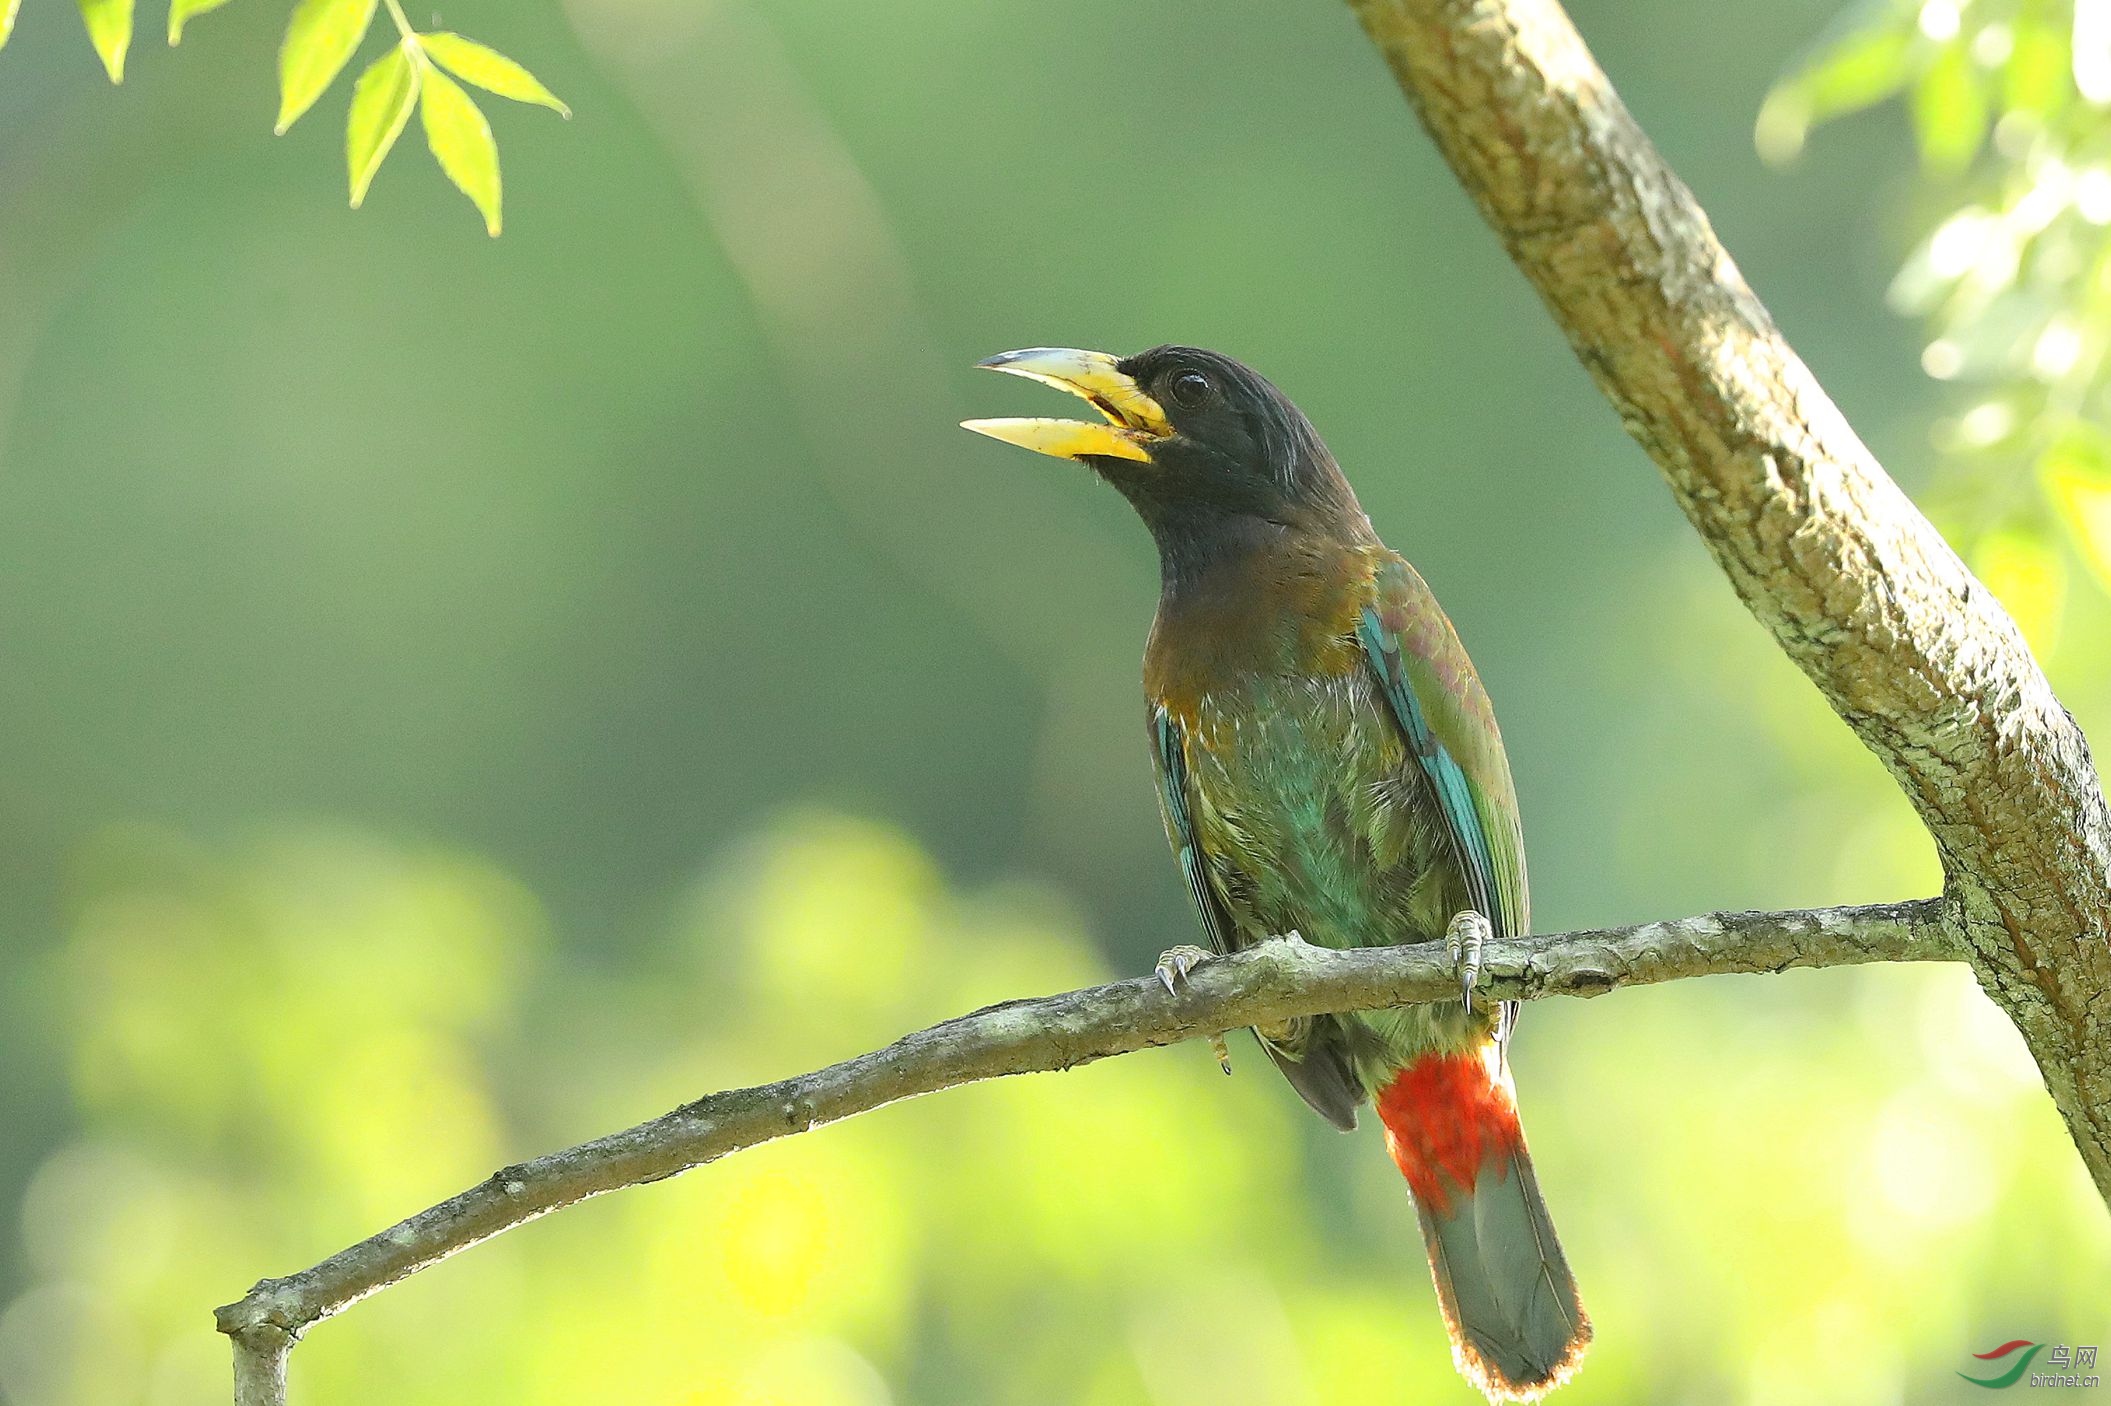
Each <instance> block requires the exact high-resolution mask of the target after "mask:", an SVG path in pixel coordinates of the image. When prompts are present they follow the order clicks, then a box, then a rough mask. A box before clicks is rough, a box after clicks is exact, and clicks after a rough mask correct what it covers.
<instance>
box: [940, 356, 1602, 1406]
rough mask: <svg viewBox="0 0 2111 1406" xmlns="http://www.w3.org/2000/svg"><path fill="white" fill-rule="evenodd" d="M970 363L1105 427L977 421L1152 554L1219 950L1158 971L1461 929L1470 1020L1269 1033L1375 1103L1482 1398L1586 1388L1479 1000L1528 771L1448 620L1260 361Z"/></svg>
mask: <svg viewBox="0 0 2111 1406" xmlns="http://www.w3.org/2000/svg"><path fill="white" fill-rule="evenodd" d="M979 365H980V366H982V367H984V368H986V369H988V370H991V371H998V372H1004V373H1006V374H1009V375H1014V376H1023V377H1026V378H1028V379H1030V380H1034V381H1038V382H1041V383H1043V384H1045V385H1048V386H1052V387H1055V388H1056V389H1059V390H1062V391H1066V392H1069V393H1070V394H1073V395H1076V396H1079V397H1081V398H1083V399H1084V400H1086V401H1087V402H1089V403H1090V404H1091V405H1092V406H1093V407H1094V408H1095V409H1096V410H1097V411H1098V412H1099V415H1100V418H1099V419H1098V420H1096V421H1088V420H1069V419H1047V418H1029V419H1018V418H1013V419H978V420H967V421H963V422H962V424H963V428H966V429H969V430H973V431H975V432H976V433H978V434H982V435H987V436H989V437H991V438H994V439H998V440H1003V441H1005V442H1007V443H1010V444H1014V445H1018V446H1021V447H1023V448H1027V449H1032V450H1035V451H1037V452H1039V453H1042V454H1047V455H1052V456H1054V457H1057V458H1061V459H1068V460H1074V461H1076V462H1078V463H1080V464H1082V465H1084V466H1085V467H1086V468H1088V469H1090V470H1091V471H1092V472H1093V473H1094V474H1096V475H1097V476H1098V477H1099V478H1100V479H1102V480H1104V481H1105V482H1106V483H1108V484H1109V485H1111V486H1112V487H1113V488H1114V489H1115V490H1116V491H1117V492H1118V493H1120V494H1121V495H1122V496H1123V497H1124V498H1126V499H1127V500H1128V502H1129V504H1130V506H1131V507H1133V508H1134V509H1135V511H1136V513H1137V515H1138V516H1139V517H1141V518H1142V519H1143V522H1144V525H1145V527H1146V528H1148V529H1149V531H1150V534H1151V537H1152V539H1153V541H1154V542H1155V544H1156V546H1157V551H1158V562H1159V597H1158V609H1157V614H1156V617H1155V619H1154V620H1153V622H1152V626H1151V632H1150V636H1149V640H1148V643H1147V644H1146V646H1145V650H1144V665H1143V678H1144V692H1145V703H1146V708H1145V715H1146V733H1147V736H1148V740H1149V743H1150V748H1151V753H1152V757H1153V759H1154V761H1155V764H1156V769H1157V776H1158V782H1159V787H1158V790H1159V804H1160V809H1161V811H1162V813H1163V818H1164V821H1165V828H1166V834H1167V838H1168V840H1169V841H1170V842H1171V845H1172V849H1173V853H1174V856H1175V858H1176V860H1177V862H1178V865H1179V870H1180V874H1181V877H1182V879H1183V880H1184V882H1185V884H1186V887H1187V889H1188V891H1189V894H1190V895H1191V897H1192V898H1193V901H1194V906H1195V908H1196V910H1197V912H1198V913H1199V914H1200V918H1201V928H1202V932H1203V935H1204V936H1205V938H1206V940H1207V942H1208V947H1207V948H1206V949H1205V948H1202V947H1200V946H1196V945H1193V944H1183V945H1182V946H1179V947H1176V948H1174V949H1172V950H1171V951H1169V952H1167V953H1166V954H1165V956H1164V957H1163V958H1162V959H1161V960H1160V963H1159V966H1158V969H1157V970H1158V976H1159V978H1160V980H1161V981H1163V982H1164V983H1165V985H1166V987H1167V989H1168V990H1169V991H1171V990H1174V988H1175V986H1176V983H1178V982H1183V981H1185V980H1186V978H1187V976H1188V974H1189V973H1190V972H1191V971H1192V970H1193V969H1194V968H1195V966H1196V965H1197V964H1199V963H1201V962H1204V961H1207V960H1210V959H1211V958H1212V957H1213V956H1215V955H1218V954H1226V953H1231V952H1235V951H1239V950H1241V949H1244V948H1248V947H1252V946H1254V945H1256V944H1258V943H1263V942H1269V941H1302V942H1307V943H1313V944H1318V945H1323V946H1327V947H1335V948H1354V947H1371V946H1386V945H1392V944H1398V943H1406V942H1420V941H1430V940H1436V939H1438V938H1440V937H1441V938H1442V939H1443V940H1444V941H1446V943H1447V945H1448V947H1449V950H1450V951H1451V952H1452V953H1453V955H1454V959H1455V961H1456V962H1457V964H1458V967H1459V973H1460V979H1461V998H1460V999H1459V1000H1457V1001H1450V1000H1446V1001H1445V1002H1442V1003H1436V1004H1426V1005H1416V1006H1407V1007H1402V1008H1398V1009H1393V1010H1379V1011H1363V1012H1342V1013H1334V1014H1324V1015H1318V1016H1313V1017H1309V1018H1303V1019H1297V1020H1291V1021H1287V1022H1283V1023H1281V1024H1280V1025H1276V1026H1272V1027H1267V1028H1262V1029H1258V1030H1256V1031H1255V1032H1254V1033H1255V1035H1256V1036H1257V1037H1258V1038H1259V1040H1260V1042H1261V1046H1262V1048H1263V1049H1264V1050H1265V1051H1266V1053H1267V1055H1268V1057H1269V1059H1271V1060H1272V1061H1273V1062H1274V1064H1275V1065H1276V1067H1277V1068H1278V1069H1280V1070H1281V1071H1282V1073H1283V1075H1284V1076H1285V1077H1286V1078H1287V1079H1288V1081H1289V1083H1290V1086H1291V1087H1292V1088H1293V1089H1294V1090H1296V1092H1297V1094H1298V1095H1299V1096H1300V1097H1301V1098H1303V1100H1304V1101H1305V1102H1306V1103H1307V1104H1309V1105H1311V1107H1312V1108H1313V1109H1314V1110H1315V1111H1316V1112H1317V1113H1318V1114H1319V1115H1320V1116H1321V1117H1322V1118H1324V1119H1326V1120H1327V1121H1328V1122H1329V1123H1331V1124H1333V1125H1334V1126H1335V1127H1337V1128H1339V1129H1342V1130H1343V1131H1345V1132H1346V1131H1353V1130H1354V1129H1355V1127H1356V1123H1357V1110H1358V1109H1359V1108H1360V1107H1362V1106H1363V1105H1364V1104H1366V1103H1374V1104H1375V1106H1376V1111H1377V1115H1378V1120H1379V1122H1380V1123H1381V1124H1382V1126H1383V1128H1384V1132H1385V1141H1386V1145H1387V1148H1388V1150H1389V1152H1390V1154H1391V1157H1392V1160H1393V1162H1394V1163H1395V1165H1396V1166H1397V1167H1398V1168H1399V1170H1400V1172H1401V1174H1402V1175H1403V1176H1404V1177H1405V1179H1406V1181H1407V1184H1408V1187H1409V1190H1410V1192H1411V1193H1412V1196H1413V1201H1414V1205H1415V1208H1416V1215H1417V1219H1418V1221H1419V1223H1420V1226H1421V1231H1422V1237H1423V1242H1424V1244H1425V1246H1426V1248H1427V1250H1428V1254H1429V1266H1430V1272H1431V1276H1432V1278H1433V1279H1434V1281H1435V1284H1436V1292H1437V1299H1438V1302H1439V1305H1440V1307H1441V1309H1442V1313H1443V1317H1444V1321H1445V1325H1446V1328H1447V1329H1448V1331H1449V1334H1450V1337H1451V1344H1452V1357H1453V1361H1454V1363H1455V1364H1456V1365H1457V1367H1458V1369H1459V1371H1460V1373H1461V1374H1462V1375H1463V1376H1464V1377H1465V1378H1466V1379H1467V1381H1469V1382H1470V1383H1471V1384H1472V1385H1474V1386H1475V1387H1477V1388H1479V1389H1480V1391H1481V1392H1482V1393H1483V1394H1484V1395H1486V1396H1487V1398H1488V1399H1489V1400H1490V1401H1491V1402H1499V1401H1530V1400H1536V1399H1537V1398H1539V1397H1540V1396H1543V1395H1544V1394H1545V1393H1546V1392H1548V1391H1550V1390H1552V1389H1553V1388H1554V1387H1556V1386H1558V1385H1560V1384H1561V1383H1562V1382H1564V1381H1566V1380H1567V1379H1568V1377H1569V1376H1570V1375H1571V1374H1572V1373H1573V1372H1574V1371H1575V1370H1576V1367H1577V1365H1578V1363H1579V1361H1580V1360H1581V1358H1582V1356H1583V1353H1584V1350H1585V1348H1586V1347H1587V1346H1588V1345H1589V1343H1590V1340H1591V1322H1590V1318H1589V1316H1588V1315H1587V1314H1586V1313H1585V1312H1584V1309H1583V1304H1582V1301H1581V1299H1580V1297H1579V1296H1578V1293H1577V1288H1576V1281H1575V1278H1574V1276H1573V1275H1572V1273H1571V1272H1570V1269H1569V1264H1568V1260H1567V1258H1566V1256H1565V1255H1564V1253H1563V1251H1562V1248H1561V1242H1560V1240H1559V1239H1558V1238H1557V1237H1556V1235H1555V1233H1554V1225H1553V1221H1552V1218H1551V1216H1550V1215H1549V1213H1548V1210H1547V1204H1546V1200H1545V1197H1544V1196H1543V1195H1542V1194H1541V1191H1540V1187H1539V1181H1538V1177H1537V1176H1536V1175H1535V1173H1534V1171H1533V1167H1532V1161H1531V1158H1530V1156H1529V1155H1528V1154H1527V1151H1526V1147H1525V1140H1524V1134H1523V1131H1522V1129H1521V1127H1520V1125H1519V1121H1518V1111H1517V1100H1516V1094H1515V1090H1514V1086H1513V1082H1512V1078H1511V1075H1510V1070H1509V1064H1508V1061H1507V1059H1506V1047H1507V1042H1508V1040H1509V1037H1510V1033H1511V1030H1512V1028H1513V1027H1514V1026H1515V1024H1516V1018H1517V1007H1516V1003H1515V1002H1494V1003H1490V1002H1485V1001H1483V1002H1480V1003H1476V1002H1475V1001H1474V999H1473V985H1474V982H1475V980H1476V976H1477V967H1478V965H1479V959H1480V951H1481V949H1482V947H1483V946H1485V944H1486V943H1487V942H1488V941H1489V940H1491V939H1502V938H1510V937H1517V936H1520V935H1522V934H1523V933H1524V932H1525V931H1526V930H1527V925H1528V923H1529V921H1530V903H1529V897H1528V893H1527V889H1526V881H1525V853H1524V836H1523V831H1522V828H1521V825H1520V821H1519V814H1518V805H1517V795H1516V790H1515V787H1514V785H1513V782H1512V780H1511V775H1510V764H1509V760H1508V757H1507V755H1506V754H1505V752H1504V750H1503V743H1502V737H1501V734H1500V733H1499V732H1498V731H1497V729H1496V723H1495V714H1494V711H1493V709H1492V707H1491V706H1490V703H1489V700H1488V694H1487V691H1486V689H1485V688H1483V686H1482V684H1481V680H1480V677H1479V675H1478V674H1477V673H1476V672H1475V670H1474V667H1473V664H1472V662H1471V661H1470V660H1469V659H1468V658H1467V656H1466V651H1465V649H1464V647H1463V646H1462V645H1461V644H1460V643H1459V638H1458V635H1457V633H1456V632H1455V631H1454V630H1453V628H1452V625H1451V621H1450V620H1449V618H1448V617H1447V616H1446V615H1445V614H1444V612H1443V610H1442V609H1441V608H1439V606H1438V604H1437V601H1436V597H1435V596H1434V595H1433V594H1432V593H1431V591H1430V588H1429V586H1428V585H1427V584H1426V583H1425V582H1424V581H1423V579H1422V577H1421V576H1420V575H1419V574H1418V573H1417V572H1416V571H1415V569H1414V567H1412V566H1411V565H1409V564H1408V562H1407V560H1406V559H1405V558H1403V557H1401V556H1400V555H1398V554H1397V553H1395V552H1393V551H1392V550H1390V549H1389V548H1388V547H1387V546H1386V545H1385V544H1384V543H1383V542H1382V541H1380V540H1379V537H1378V535H1377V532H1376V531H1375V529H1374V528H1373V527H1372V526H1371V522H1370V519H1369V518H1368V517H1367V516H1366V515H1365V513H1364V511H1363V509H1362V507H1361V506H1360V505H1359V504H1358V502H1357V498H1356V494H1355V492H1354V491H1353V490H1352V489H1351V488H1350V486H1349V482H1348V479H1347V478H1346V476H1344V474H1343V472H1342V470H1341V467H1340V465H1339V464H1338V463H1336V461H1335V459H1334V456H1333V455H1332V454H1331V453H1329V452H1328V449H1327V447H1326V444H1325V443H1324V442H1323V441H1322V440H1321V438H1320V435H1319V432H1318V431H1317V430H1316V429H1315V428H1314V427H1313V425H1312V422H1311V421H1310V420H1308V419H1307V418H1306V417H1305V415H1304V414H1303V413H1302V412H1301V411H1299V410H1298V408H1297V407H1296V406H1295V405H1294V404H1292V403H1291V401H1290V399H1289V398H1288V397H1287V396H1285V395H1284V394H1283V393H1282V392H1281V391H1279V390H1277V389H1276V388H1275V386H1274V385H1272V384H1271V383H1270V382H1269V381H1267V380H1266V379H1264V378H1263V377H1262V376H1261V375H1260V374H1259V373H1257V372H1255V371H1253V370H1251V369H1250V368H1248V367H1247V366H1245V365H1243V364H1242V363H1240V362H1238V361H1235V360H1233V359H1232V358H1230V357H1228V356H1224V355H1220V354H1218V353H1215V352H1210V351H1204V350H1202V349H1200V348H1197V347H1186V346H1170V345H1169V346H1160V347H1154V348H1152V349H1151V350H1149V351H1145V352H1141V353H1138V354H1136V355H1134V356H1129V357H1115V356H1112V355H1109V354H1108V353H1105V352H1094V351H1084V350H1079V349H1075V348H1067V347H1033V348H1027V349H1025V350H1021V351H1012V352H1005V353H1003V354H1002V355H999V356H994V357H991V358H989V359H988V360H986V361H983V362H981V363H979ZM1219 1054H1220V1058H1221V1057H1222V1047H1221V1045H1220V1046H1219ZM1227 1069H1228V1065H1227Z"/></svg>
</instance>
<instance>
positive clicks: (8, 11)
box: [0, 0, 22, 49]
mask: <svg viewBox="0 0 2111 1406" xmlns="http://www.w3.org/2000/svg"><path fill="white" fill-rule="evenodd" d="M21 6H22V0H0V49H4V48H6V47H7V38H8V36H9V35H11V34H13V33H14V32H15V11H16V10H18V9H20V8H21Z"/></svg>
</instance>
